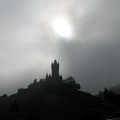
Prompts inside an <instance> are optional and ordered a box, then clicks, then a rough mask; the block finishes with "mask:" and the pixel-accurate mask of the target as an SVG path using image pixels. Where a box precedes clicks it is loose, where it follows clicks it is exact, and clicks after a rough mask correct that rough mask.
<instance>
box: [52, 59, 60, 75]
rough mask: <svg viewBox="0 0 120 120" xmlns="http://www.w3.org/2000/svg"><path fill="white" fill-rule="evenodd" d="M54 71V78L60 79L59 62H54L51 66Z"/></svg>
mask: <svg viewBox="0 0 120 120" xmlns="http://www.w3.org/2000/svg"><path fill="white" fill-rule="evenodd" d="M51 69H52V77H59V63H58V62H57V60H54V62H53V63H52V64H51Z"/></svg>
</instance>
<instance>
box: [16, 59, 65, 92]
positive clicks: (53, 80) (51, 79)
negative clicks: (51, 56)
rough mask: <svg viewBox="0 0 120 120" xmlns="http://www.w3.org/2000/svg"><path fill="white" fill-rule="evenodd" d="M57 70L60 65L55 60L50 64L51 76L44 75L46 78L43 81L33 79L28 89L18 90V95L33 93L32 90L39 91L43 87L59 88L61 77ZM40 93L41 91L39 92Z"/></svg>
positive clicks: (61, 81)
mask: <svg viewBox="0 0 120 120" xmlns="http://www.w3.org/2000/svg"><path fill="white" fill-rule="evenodd" d="M59 68H60V64H59V62H57V60H56V59H55V60H54V62H53V63H51V74H48V73H47V74H46V77H45V78H44V79H40V80H39V81H37V79H34V81H33V83H30V85H28V88H20V89H18V93H23V92H28V91H31V90H32V91H33V89H40V88H42V87H43V86H44V87H46V86H47V87H52V88H56V87H58V86H60V85H61V84H62V83H63V78H62V75H59ZM41 91H42V90H41Z"/></svg>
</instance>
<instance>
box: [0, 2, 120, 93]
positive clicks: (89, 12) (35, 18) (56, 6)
mask: <svg viewBox="0 0 120 120" xmlns="http://www.w3.org/2000/svg"><path fill="white" fill-rule="evenodd" d="M119 4H120V1H117V0H114V1H113V0H106V1H104V0H98V1H93V0H86V1H85V0H75V1H74V0H61V1H56V0H51V1H49V0H44V1H42V0H36V1H34V0H26V1H24V0H21V1H16V0H11V1H9V0H6V1H4V0H0V9H1V10H0V26H1V27H0V66H1V68H0V78H1V79H0V88H1V91H3V92H2V93H4V91H6V92H7V91H8V89H9V92H8V93H9V94H10V93H13V92H14V91H16V89H17V88H19V87H20V86H21V87H25V86H27V85H28V84H29V83H30V82H31V80H32V79H33V78H34V77H35V76H36V77H37V78H38V79H39V78H40V77H44V75H45V73H46V72H49V73H50V63H51V62H52V60H53V59H55V58H56V59H58V60H59V61H60V63H61V73H62V74H63V76H64V77H67V76H69V75H72V76H73V77H75V78H76V80H77V82H79V83H80V84H81V87H82V89H83V90H86V91H89V92H92V93H97V92H98V91H99V90H102V89H103V88H104V87H109V86H112V85H113V84H117V83H119V79H120V75H119V70H120V63H119V61H120V56H119V51H120V48H119V45H120V34H119V31H120V24H119V21H120V15H119V9H120V8H119ZM57 16H63V17H65V18H66V19H68V21H69V22H70V25H71V26H72V28H73V32H74V38H72V39H73V40H72V41H66V40H65V39H64V38H60V37H58V36H56V35H55V32H54V31H53V28H52V26H51V22H52V21H53V19H54V18H56V17H57ZM19 85H20V86H19ZM6 86H7V88H8V89H6ZM13 87H14V89H13Z"/></svg>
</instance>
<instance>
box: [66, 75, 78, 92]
mask: <svg viewBox="0 0 120 120" xmlns="http://www.w3.org/2000/svg"><path fill="white" fill-rule="evenodd" d="M64 82H65V86H66V87H67V88H68V89H69V90H70V91H76V90H79V89H80V84H78V83H76V81H75V79H74V78H73V77H72V76H70V77H68V78H67V79H66V80H65V81H64Z"/></svg>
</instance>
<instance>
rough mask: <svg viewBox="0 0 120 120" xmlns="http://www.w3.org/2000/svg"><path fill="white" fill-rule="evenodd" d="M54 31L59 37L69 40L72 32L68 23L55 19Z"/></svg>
mask: <svg viewBox="0 0 120 120" xmlns="http://www.w3.org/2000/svg"><path fill="white" fill-rule="evenodd" d="M53 28H54V31H55V32H56V33H57V34H58V35H59V36H61V37H64V38H71V36H72V32H71V28H70V25H69V23H68V21H67V20H66V19H64V18H57V19H55V20H54V22H53Z"/></svg>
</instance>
